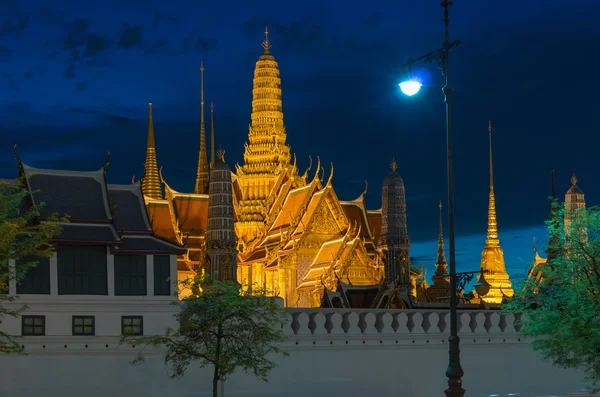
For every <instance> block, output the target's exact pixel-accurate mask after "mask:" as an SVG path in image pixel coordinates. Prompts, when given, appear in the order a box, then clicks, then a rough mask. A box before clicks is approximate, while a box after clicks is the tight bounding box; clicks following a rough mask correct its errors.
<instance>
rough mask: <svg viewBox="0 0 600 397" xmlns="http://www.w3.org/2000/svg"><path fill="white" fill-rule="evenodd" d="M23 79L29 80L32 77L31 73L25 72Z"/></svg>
mask: <svg viewBox="0 0 600 397" xmlns="http://www.w3.org/2000/svg"><path fill="white" fill-rule="evenodd" d="M23 77H25V78H26V79H30V78H32V77H33V72H25V73H23Z"/></svg>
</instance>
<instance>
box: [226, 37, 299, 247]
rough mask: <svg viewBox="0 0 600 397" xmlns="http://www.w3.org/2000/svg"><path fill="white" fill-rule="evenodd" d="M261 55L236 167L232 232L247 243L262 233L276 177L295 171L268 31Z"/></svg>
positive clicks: (276, 67) (279, 79) (279, 80)
mask: <svg viewBox="0 0 600 397" xmlns="http://www.w3.org/2000/svg"><path fill="white" fill-rule="evenodd" d="M262 47H263V49H264V52H263V54H262V55H261V56H260V58H259V59H258V61H257V62H256V67H255V69H254V87H253V89H252V114H251V116H250V117H251V124H250V126H249V132H248V141H249V142H248V143H245V145H244V165H242V166H241V167H240V166H237V170H236V171H237V177H238V179H237V180H238V184H239V188H240V192H239V193H240V197H239V211H240V212H239V218H238V224H237V225H236V231H237V235H238V237H239V238H241V239H242V240H243V241H245V242H249V241H251V240H253V239H254V238H256V237H257V236H258V234H259V233H260V232H261V231H262V230H263V226H264V222H265V216H266V214H265V213H264V208H265V207H267V206H268V205H267V198H268V197H269V194H270V193H271V191H272V190H273V188H274V187H275V182H276V181H277V178H278V176H279V174H281V173H282V172H283V171H288V170H289V171H291V172H292V173H293V172H294V171H295V169H294V170H292V168H295V167H293V166H292V165H291V164H290V147H289V146H288V145H286V136H287V134H286V131H285V125H284V124H283V110H282V101H281V78H280V76H279V66H278V64H277V61H276V60H275V57H273V55H271V53H270V52H269V49H270V48H271V44H270V42H269V31H268V29H266V30H265V40H264V41H263V42H262Z"/></svg>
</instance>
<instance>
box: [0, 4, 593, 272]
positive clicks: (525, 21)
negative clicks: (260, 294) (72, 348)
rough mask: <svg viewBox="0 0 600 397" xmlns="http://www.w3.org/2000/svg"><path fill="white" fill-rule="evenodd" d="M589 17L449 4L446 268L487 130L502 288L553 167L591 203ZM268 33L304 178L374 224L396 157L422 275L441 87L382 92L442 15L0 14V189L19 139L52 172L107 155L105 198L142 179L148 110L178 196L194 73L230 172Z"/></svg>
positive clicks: (469, 211) (129, 9)
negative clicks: (313, 174)
mask: <svg viewBox="0 0 600 397" xmlns="http://www.w3.org/2000/svg"><path fill="white" fill-rule="evenodd" d="M288 3H289V4H288ZM599 17H600V2H598V1H597V0H576V1H573V0H546V1H542V0H527V1H523V0H504V1H492V0H456V1H455V2H454V6H453V7H452V8H451V16H450V19H451V22H450V35H451V39H452V40H455V39H459V40H461V41H462V44H461V45H460V46H459V47H457V48H456V49H455V50H453V53H452V63H451V78H452V81H453V86H454V88H455V99H454V103H455V106H454V111H453V120H454V140H453V142H454V148H455V149H454V152H455V153H454V158H455V168H454V171H455V192H456V193H455V194H456V198H455V200H456V227H457V233H458V240H457V250H458V251H457V262H458V267H459V269H463V270H467V269H466V268H467V267H469V268H472V269H470V270H473V269H477V268H478V264H479V260H480V253H481V248H482V247H483V244H484V240H485V231H486V214H487V198H488V152H487V140H488V135H487V124H488V120H490V119H491V120H492V124H493V126H494V173H495V190H496V198H497V209H498V219H499V228H500V240H501V245H502V246H503V248H504V250H505V255H506V262H507V267H508V268H509V271H510V272H511V273H512V274H517V273H523V271H524V270H525V268H526V266H527V264H528V263H529V262H530V261H531V259H532V257H533V251H532V239H533V237H534V236H537V237H538V240H539V241H540V242H539V244H538V246H540V248H543V246H544V240H545V231H544V224H543V222H544V221H545V219H546V218H547V217H548V214H549V203H548V199H547V198H548V196H549V195H550V168H551V167H555V168H556V176H557V191H558V193H559V195H560V197H561V198H562V197H563V194H564V192H565V191H566V190H567V189H568V188H569V186H570V183H569V178H570V176H571V174H572V173H573V172H575V173H577V176H578V177H579V180H580V182H579V186H580V187H581V189H582V190H583V191H584V192H585V193H586V200H587V202H588V205H594V204H596V203H598V197H600V185H598V184H597V183H595V182H596V181H597V178H596V175H595V174H594V172H595V171H594V168H595V167H594V166H595V164H596V161H595V159H596V156H597V147H598V144H599V143H600V138H598V134H597V128H598V122H599V121H598V118H597V117H595V114H596V113H597V111H598V108H599V106H600V99H599V96H598V92H600V74H599V73H598V70H597V68H598V64H599V60H600V59H598V58H599V55H598V51H597V48H598V43H599V42H600V25H598V23H597V21H598V18H599ZM265 25H268V27H269V32H270V35H269V38H270V39H271V43H272V45H273V47H272V49H271V53H272V54H273V55H274V56H275V57H276V59H277V61H278V62H279V66H280V70H281V76H282V89H283V108H284V115H285V123H286V126H287V132H288V143H289V144H290V145H291V147H292V152H294V153H296V154H297V156H298V164H299V168H300V169H301V172H303V170H304V169H305V168H306V167H307V166H308V155H309V154H310V155H312V156H313V158H316V156H317V155H320V156H321V160H322V161H323V162H324V163H325V164H329V162H333V163H334V166H335V175H334V179H333V181H334V187H335V189H336V192H337V194H338V196H339V197H340V199H342V200H351V199H354V198H356V197H357V196H358V195H359V194H360V193H361V192H362V191H363V189H364V180H365V179H367V180H368V181H369V191H368V193H367V196H366V200H367V204H368V206H369V208H372V209H377V208H379V207H380V206H381V183H382V181H383V179H384V178H385V176H386V174H387V173H388V172H389V168H388V165H389V162H390V161H391V159H392V157H395V159H396V161H397V162H398V165H399V168H398V172H399V173H400V175H401V176H402V177H403V179H404V183H405V186H406V194H407V205H408V230H409V233H410V235H411V238H412V240H413V256H414V260H413V262H414V264H415V265H417V266H418V265H419V264H420V263H425V264H426V266H427V267H428V268H429V269H430V272H431V271H432V269H433V263H434V262H435V254H436V247H435V244H436V243H435V239H436V237H437V233H438V232H437V224H438V207H437V205H438V201H439V200H440V199H443V200H444V202H446V156H445V154H446V153H445V147H446V141H445V124H444V120H445V109H444V104H443V96H442V93H441V88H442V77H441V74H440V72H439V70H438V69H436V68H435V67H434V66H433V65H420V67H419V68H417V69H416V71H415V72H416V73H418V74H419V75H420V76H421V77H422V79H423V81H424V83H425V85H424V87H423V89H422V92H421V93H420V94H419V95H416V96H414V97H411V98H408V97H404V96H402V94H401V93H400V92H399V89H398V86H397V83H398V82H399V81H400V79H401V77H402V75H401V70H402V68H401V66H402V64H403V62H405V61H406V60H407V59H408V58H409V57H411V56H412V57H418V56H420V55H423V54H425V53H427V52H429V51H432V50H434V49H437V48H439V47H440V46H441V45H442V42H443V30H444V24H443V9H442V8H441V7H440V6H439V0H410V1H409V0H394V1H375V2H364V1H356V0H347V1H344V2H340V1H337V0H319V1H302V2H282V1H267V0H263V1H259V2H250V1H241V0H236V1H213V2H208V1H187V2H184V1H170V2H165V1H153V0H147V1H143V2H141V1H106V0H105V1H95V0H94V1H92V0H86V1H58V0H51V1H41V0H39V1H35V0H27V1H24V0H23V1H18V0H0V138H1V139H0V143H1V144H0V177H5V178H6V177H14V176H16V173H17V167H16V163H15V161H14V159H13V157H12V153H11V151H12V145H13V143H17V144H18V146H19V154H20V156H21V158H22V160H23V161H24V162H25V163H27V164H29V165H32V166H36V167H42V168H54V169H77V170H93V169H98V168H100V167H101V166H102V164H103V163H104V162H105V161H106V150H107V149H108V150H110V152H111V157H112V158H111V165H110V167H109V168H108V180H109V183H130V181H131V178H132V176H133V175H135V176H136V179H137V178H139V177H140V176H141V175H142V173H143V163H144V158H145V146H146V134H147V113H148V108H147V102H148V101H152V102H153V103H154V106H153V109H154V126H155V134H156V144H157V156H158V161H159V163H160V165H162V166H164V169H163V174H164V177H165V179H166V180H167V182H168V183H169V184H170V185H171V186H172V187H173V188H174V189H175V190H178V191H181V192H190V191H193V188H194V182H195V174H196V167H197V159H198V146H199V117H200V116H199V113H200V112H199V103H200V89H199V86H200V73H199V65H200V61H201V60H202V61H204V66H205V97H206V102H207V107H206V114H207V120H208V115H209V109H208V103H209V102H210V100H214V103H215V119H216V135H217V138H216V143H217V146H218V145H219V144H220V145H221V146H222V147H223V148H224V149H226V151H227V153H226V159H227V160H228V162H229V163H230V164H232V165H233V164H235V163H236V162H240V163H241V162H242V153H243V148H244V142H245V140H246V138H247V133H248V124H249V122H250V110H251V100H252V77H253V70H254V64H255V62H256V60H257V59H258V57H259V56H260V54H261V53H262V48H261V46H260V43H261V41H262V40H263V39H264V34H263V31H264V28H265ZM328 168H329V167H328V166H327V172H326V175H327V174H328V171H329V170H328ZM313 169H314V168H313ZM430 274H431V273H430Z"/></svg>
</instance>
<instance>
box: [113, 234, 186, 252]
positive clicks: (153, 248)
mask: <svg viewBox="0 0 600 397" xmlns="http://www.w3.org/2000/svg"><path fill="white" fill-rule="evenodd" d="M132 251H140V252H146V253H165V254H166V253H172V254H183V253H184V252H185V248H183V247H179V246H177V245H175V244H171V243H169V242H166V241H163V240H161V239H158V238H156V237H154V236H130V235H125V236H123V244H121V245H119V246H118V247H115V249H114V252H115V253H118V252H123V253H125V252H132Z"/></svg>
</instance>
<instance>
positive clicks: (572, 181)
mask: <svg viewBox="0 0 600 397" xmlns="http://www.w3.org/2000/svg"><path fill="white" fill-rule="evenodd" d="M571 183H572V184H573V186H575V185H576V184H577V177H576V176H575V173H573V176H572V177H571Z"/></svg>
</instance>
